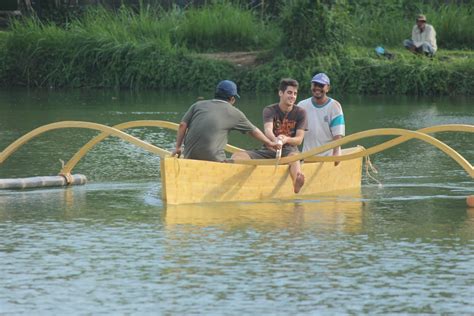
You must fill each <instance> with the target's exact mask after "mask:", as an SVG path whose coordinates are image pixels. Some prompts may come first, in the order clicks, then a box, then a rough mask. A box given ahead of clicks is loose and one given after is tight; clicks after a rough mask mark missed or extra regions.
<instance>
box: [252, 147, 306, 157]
mask: <svg viewBox="0 0 474 316" xmlns="http://www.w3.org/2000/svg"><path fill="white" fill-rule="evenodd" d="M245 152H246V153H247V154H248V155H249V156H250V158H252V159H275V158H276V151H274V150H270V149H267V148H262V149H255V150H247V151H245ZM290 154H299V150H298V148H292V147H283V148H282V150H281V156H282V157H286V156H288V155H290Z"/></svg>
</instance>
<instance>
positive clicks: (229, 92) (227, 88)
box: [216, 80, 240, 98]
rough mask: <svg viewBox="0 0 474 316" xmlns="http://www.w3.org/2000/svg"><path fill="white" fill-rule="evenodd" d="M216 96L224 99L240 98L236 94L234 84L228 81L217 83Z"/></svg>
mask: <svg viewBox="0 0 474 316" xmlns="http://www.w3.org/2000/svg"><path fill="white" fill-rule="evenodd" d="M216 94H219V95H221V96H224V97H228V98H230V97H237V98H240V95H239V94H238V93H237V85H236V84H235V82H233V81H230V80H223V81H221V82H219V84H218V85H217V87H216Z"/></svg>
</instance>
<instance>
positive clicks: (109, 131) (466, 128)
mask: <svg viewBox="0 0 474 316" xmlns="http://www.w3.org/2000/svg"><path fill="white" fill-rule="evenodd" d="M143 126H155V127H162V128H168V129H173V130H177V128H178V124H176V123H171V122H167V121H157V120H143V121H130V122H125V123H122V124H118V125H116V126H114V127H109V126H106V125H101V124H97V123H89V122H77V121H64V122H57V123H52V124H48V125H44V126H41V127H39V128H37V129H35V130H33V131H31V132H29V133H28V134H25V135H24V136H22V137H21V138H19V139H17V140H16V141H15V142H14V143H12V144H11V145H10V146H8V147H7V148H6V149H5V150H4V151H3V152H2V153H1V154H0V163H2V162H3V161H5V159H6V158H8V157H9V156H10V155H11V154H12V153H13V152H15V151H16V150H17V149H18V148H19V147H21V146H22V145H23V144H25V143H26V142H27V141H29V140H30V139H32V138H34V137H36V136H38V135H40V134H42V133H44V132H46V131H49V130H52V129H59V128H67V127H78V128H89V129H95V130H100V131H102V133H101V134H100V135H98V136H96V137H94V138H93V139H92V140H90V141H89V142H88V143H87V144H85V145H84V146H83V147H82V148H81V149H80V150H79V151H78V152H76V154H75V155H74V156H73V158H71V160H69V161H68V163H67V164H66V165H65V166H64V168H63V169H62V170H61V172H62V173H64V174H67V173H70V171H71V170H72V168H74V166H75V165H76V164H77V162H78V161H79V160H80V159H81V158H82V157H83V156H84V155H85V154H86V153H87V152H88V151H89V150H90V149H91V148H92V147H94V146H95V145H96V144H97V143H99V142H100V141H101V140H103V139H105V138H106V137H108V136H110V135H114V136H117V137H120V138H122V139H124V140H127V141H129V142H131V143H133V144H135V145H137V146H139V147H142V148H144V149H146V150H148V151H150V152H153V153H155V154H158V155H160V156H161V157H163V156H166V155H169V154H170V152H168V151H166V150H164V149H161V148H159V147H156V146H154V145H151V144H149V143H147V142H144V141H142V140H140V139H138V138H135V137H133V136H131V135H129V134H126V133H124V132H121V131H120V130H121V129H126V128H131V127H143ZM446 131H459V132H474V126H472V125H461V124H450V125H439V126H433V127H427V128H423V129H420V130H419V131H416V132H415V131H409V130H404V129H374V130H368V131H363V132H359V133H355V134H352V135H349V136H346V137H344V138H342V139H340V140H337V141H334V142H331V143H328V144H326V145H324V146H321V147H318V148H314V149H313V150H311V151H308V152H305V153H302V154H299V155H295V156H291V157H285V158H282V159H281V160H280V162H279V163H280V164H285V163H291V162H293V161H296V160H300V159H307V160H308V161H343V160H350V159H355V158H359V157H363V156H367V155H370V154H374V153H377V152H380V151H383V150H385V149H388V148H391V147H393V146H396V145H398V144H401V143H403V142H406V141H408V140H410V139H413V138H417V139H420V140H423V141H425V142H427V143H429V144H431V145H433V146H435V147H437V148H439V149H440V150H442V151H443V152H444V153H446V154H447V155H448V156H450V157H451V158H452V159H454V160H455V161H456V162H457V163H458V164H459V165H461V167H463V168H464V169H465V170H466V171H467V172H468V174H469V175H470V176H471V177H474V171H473V167H472V165H471V164H470V163H469V162H467V161H466V160H465V159H464V158H463V157H462V156H461V155H460V154H459V153H457V152H456V151H455V150H454V149H452V148H451V147H449V146H448V145H446V144H444V143H443V142H441V141H439V140H437V139H436V138H433V137H431V136H429V135H426V134H424V133H435V132H446ZM382 135H390V136H394V135H401V136H400V137H398V138H395V139H392V140H390V141H387V142H385V143H382V144H379V145H376V146H373V147H371V148H369V149H364V150H362V151H360V152H357V153H353V154H347V155H341V156H331V157H319V156H314V155H317V154H319V153H321V152H324V151H326V150H329V149H332V148H334V147H337V146H340V145H343V144H346V143H350V142H353V141H355V140H358V139H361V138H366V137H374V136H382ZM225 149H226V150H227V151H229V152H236V151H241V150H242V149H240V148H237V147H234V146H231V145H227V146H226V148H225ZM237 163H241V164H248V165H270V164H275V159H257V160H239V161H237Z"/></svg>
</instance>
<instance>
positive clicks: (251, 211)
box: [165, 197, 363, 233]
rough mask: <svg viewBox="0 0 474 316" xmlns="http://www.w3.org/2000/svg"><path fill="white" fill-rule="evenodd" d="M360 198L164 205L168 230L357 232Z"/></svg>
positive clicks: (359, 219) (359, 229)
mask: <svg viewBox="0 0 474 316" xmlns="http://www.w3.org/2000/svg"><path fill="white" fill-rule="evenodd" d="M362 205H363V202H362V201H361V200H360V197H359V198H357V197H354V198H353V200H340V199H337V198H334V199H326V200H320V201H316V202H303V201H298V202H286V201H285V202H269V203H265V202H262V203H212V204H190V205H167V206H166V209H165V210H166V216H165V223H166V227H167V228H168V229H171V230H172V229H173V228H174V227H175V226H179V225H192V226H200V227H210V226H212V227H217V228H220V229H226V230H233V229H258V230H274V229H298V230H303V229H311V230H317V231H323V232H324V231H326V230H328V229H329V230H336V231H337V230H340V231H344V232H348V233H350V232H353V233H357V232H359V231H361V229H362Z"/></svg>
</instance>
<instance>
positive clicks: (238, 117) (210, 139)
mask: <svg viewBox="0 0 474 316" xmlns="http://www.w3.org/2000/svg"><path fill="white" fill-rule="evenodd" d="M183 121H184V122H186V123H187V124H188V131H187V133H186V136H185V139H184V157H185V158H189V159H199V160H211V161H223V160H225V159H226V156H225V152H224V147H225V145H226V144H227V135H228V133H229V131H230V130H239V131H242V132H251V131H253V130H254V129H255V126H254V125H252V123H250V122H249V120H248V119H247V118H246V117H245V115H244V114H243V113H242V112H241V111H239V110H238V109H236V108H235V107H233V106H232V105H231V104H230V103H228V102H226V101H223V100H218V99H213V100H205V101H199V102H197V103H195V104H193V105H192V106H191V107H190V109H189V110H188V112H186V114H185V115H184V117H183Z"/></svg>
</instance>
